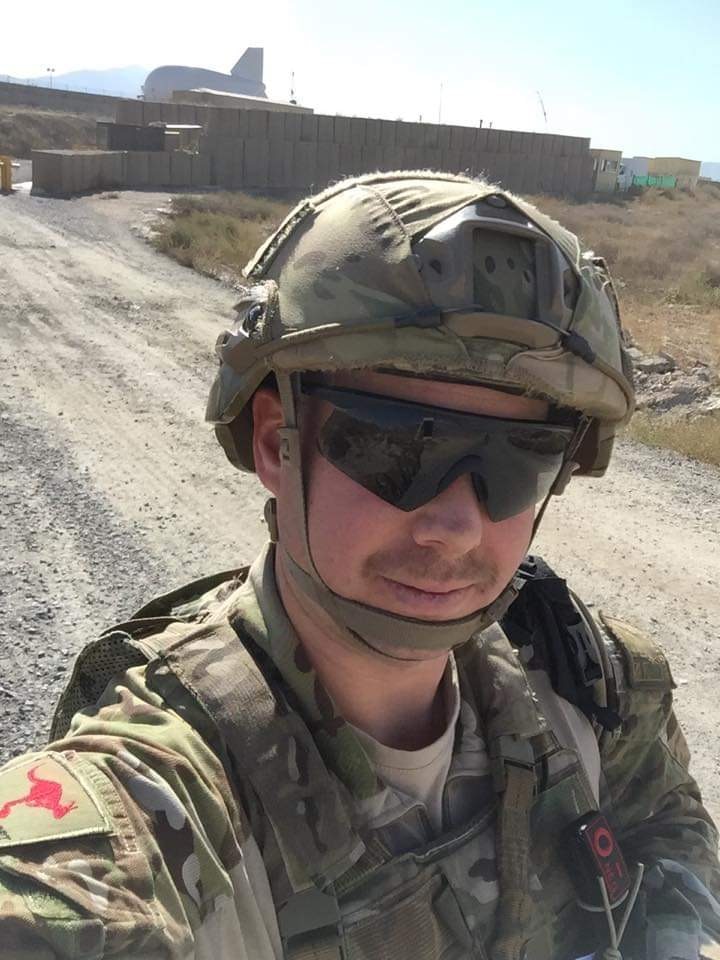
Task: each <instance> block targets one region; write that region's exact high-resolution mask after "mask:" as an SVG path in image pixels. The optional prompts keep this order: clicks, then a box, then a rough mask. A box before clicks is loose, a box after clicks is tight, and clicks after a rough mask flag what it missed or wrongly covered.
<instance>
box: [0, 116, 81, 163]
mask: <svg viewBox="0 0 720 960" xmlns="http://www.w3.org/2000/svg"><path fill="white" fill-rule="evenodd" d="M96 123H97V121H96V120H95V118H94V117H82V116H79V115H78V114H75V113H60V112H58V111H55V110H35V109H34V108H32V107H2V106H0V154H4V155H6V156H10V157H18V158H29V157H30V153H31V151H32V150H74V149H78V150H81V149H87V148H88V147H95V145H96V135H95V127H96Z"/></svg>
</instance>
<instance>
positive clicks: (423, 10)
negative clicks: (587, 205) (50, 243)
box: [0, 0, 720, 160]
mask: <svg viewBox="0 0 720 960" xmlns="http://www.w3.org/2000/svg"><path fill="white" fill-rule="evenodd" d="M32 10H33V13H32V22H31V23H30V22H29V21H26V20H25V19H23V20H22V27H21V28H19V29H11V30H2V31H1V32H0V74H6V73H8V74H13V75H15V76H20V77H27V76H37V75H40V74H42V73H44V72H45V69H46V68H47V67H50V66H52V67H55V69H56V71H57V72H58V73H64V72H67V71H70V70H77V69H83V68H87V69H90V68H94V69H102V68H107V67H119V66H127V65H129V64H142V65H145V66H147V67H148V68H152V67H155V66H159V65H161V64H163V63H176V64H186V65H189V66H203V67H209V68H211V69H215V70H221V71H228V70H229V69H230V68H231V67H232V65H233V64H234V63H235V61H236V60H237V59H238V57H239V56H240V54H241V53H242V52H243V50H244V49H245V47H246V46H251V45H253V46H263V47H264V48H265V82H266V85H267V89H268V94H269V96H270V97H277V98H279V99H286V98H287V97H288V95H289V91H290V75H291V73H292V72H293V71H294V73H295V85H296V91H297V96H298V98H299V100H300V102H302V103H305V104H307V105H308V106H312V107H314V108H315V110H316V111H317V112H319V113H347V114H358V115H368V116H378V117H387V118H390V119H397V118H400V117H401V118H403V119H405V120H417V119H418V117H419V116H420V115H422V117H423V119H425V120H432V121H434V120H437V119H438V113H439V110H440V88H441V84H442V120H443V121H444V122H447V123H461V124H471V125H472V124H476V123H479V121H480V120H481V119H482V120H483V121H484V123H485V124H488V123H489V122H490V121H492V123H493V125H494V126H496V127H502V128H510V129H519V130H537V131H544V130H546V129H547V130H548V131H550V132H556V133H564V134H574V135H577V136H589V137H592V142H593V145H594V146H598V147H609V148H615V149H620V150H622V151H623V152H624V153H625V154H626V155H632V154H647V155H650V156H662V155H681V156H687V157H692V158H694V159H702V160H720V4H719V3H718V2H717V0H683V2H682V3H680V2H677V0H676V2H671V0H652V2H650V0H622V2H621V0H601V2H597V3H593V4H589V3H582V2H578V0H573V2H566V0H513V2H511V3H508V2H502V0H494V2H492V3H486V2H484V0H474V2H473V0H432V2H431V0H395V2H392V0H384V2H379V0H363V2H359V3H358V2H354V3H352V4H351V3H347V2H345V3H343V2H342V0H340V2H338V0H332V2H331V0H275V2H267V0H266V2H265V3H264V4H257V3H254V4H249V3H246V4H242V3H238V2H232V3H230V2H226V0H208V2H206V3H204V4H201V5H198V4H187V5H184V4H182V3H179V2H174V3H172V4H171V3H166V2H157V0H143V2H142V3H141V2H139V0H124V2H123V3H122V4H99V3H97V0H94V2H87V0H66V2H65V3H58V2H57V0H52V2H49V0H35V2H34V3H33V6H32ZM198 11H199V13H198ZM538 91H539V93H540V95H541V96H542V99H543V101H544V104H545V109H546V111H547V127H546V125H545V120H544V118H543V114H542V109H541V106H540V102H539V98H538Z"/></svg>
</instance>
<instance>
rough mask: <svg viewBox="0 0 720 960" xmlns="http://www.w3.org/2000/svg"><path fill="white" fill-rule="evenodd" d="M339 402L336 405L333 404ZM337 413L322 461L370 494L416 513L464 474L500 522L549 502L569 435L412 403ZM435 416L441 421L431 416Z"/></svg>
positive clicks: (323, 441)
mask: <svg viewBox="0 0 720 960" xmlns="http://www.w3.org/2000/svg"><path fill="white" fill-rule="evenodd" d="M331 402H332V400H331ZM342 404H343V406H344V407H345V408H346V409H337V408H336V409H335V410H333V412H332V413H331V414H330V416H329V417H328V419H327V420H326V421H325V423H324V424H323V426H322V428H321V430H320V435H319V439H318V446H319V449H320V452H321V453H322V455H323V456H324V457H325V458H326V459H327V460H329V462H330V463H332V464H333V466H335V467H337V468H338V469H339V470H341V471H342V472H343V473H344V474H346V476H348V477H350V478H351V479H352V480H354V481H355V482H356V483H359V484H360V485H361V486H363V487H364V488H365V489H366V490H369V491H370V492H371V493H374V494H375V495H376V496H378V497H380V498H381V499H382V500H385V501H386V502H387V503H390V504H392V505H393V506H395V507H399V508H400V509H402V510H415V509H417V508H418V507H420V506H422V505H423V504H425V503H428V502H429V501H430V500H432V499H433V497H435V496H437V495H438V493H441V492H442V490H444V489H446V488H447V487H448V486H450V484H451V483H452V482H453V481H454V480H455V479H457V477H459V476H461V475H463V474H469V475H470V476H471V477H472V481H473V485H474V488H475V491H476V493H477V496H478V499H480V500H481V501H482V502H483V503H484V504H485V505H486V509H487V511H488V515H489V516H490V519H491V520H493V521H496V522H497V521H500V520H505V519H507V518H508V517H511V516H514V515H516V514H518V513H521V512H522V511H523V510H525V509H527V508H528V507H531V506H533V505H534V504H536V503H539V502H540V501H541V500H543V499H544V498H545V496H547V494H548V493H549V491H550V488H551V486H552V483H553V481H554V480H555V478H556V477H557V474H558V472H559V470H560V467H561V466H562V462H563V458H564V455H565V451H566V450H567V446H568V443H569V440H570V437H571V435H572V431H571V430H570V429H564V428H557V427H544V426H535V425H534V424H520V423H518V424H515V423H513V422H512V421H503V422H499V421H497V420H491V419H488V418H483V417H472V416H470V415H467V414H457V415H454V414H453V413H452V412H450V411H445V410H437V411H435V410H430V408H423V407H419V406H415V407H414V406H413V405H412V404H402V403H392V402H386V403H383V404H379V403H377V402H372V403H368V404H367V406H366V407H365V408H363V405H362V400H361V398H357V400H356V403H355V404H354V405H352V409H347V407H348V406H351V405H350V403H349V401H348V398H343V399H342ZM428 413H432V414H434V416H428V415H427V414H428Z"/></svg>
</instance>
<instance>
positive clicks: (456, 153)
mask: <svg viewBox="0 0 720 960" xmlns="http://www.w3.org/2000/svg"><path fill="white" fill-rule="evenodd" d="M117 121H118V122H119V123H127V124H149V123H187V124H200V125H201V126H202V127H203V130H204V133H203V135H202V137H201V139H200V152H201V154H203V155H205V156H208V157H209V159H210V175H211V185H212V186H219V187H223V188H225V189H231V190H251V191H265V192H268V193H277V194H294V193H303V192H307V191H309V190H314V189H321V188H322V187H324V186H326V185H327V184H328V183H331V182H333V181H335V180H338V179H340V178H341V177H345V176H351V175H356V174H360V173H368V172H372V171H376V170H381V171H382V170H397V169H428V168H429V169H434V170H445V171H449V172H451V173H469V174H471V175H473V176H484V177H486V178H487V179H489V180H491V181H493V182H496V183H499V184H501V185H502V186H503V187H506V188H507V189H509V190H514V191H516V192H517V193H533V194H538V193H550V194H557V195H561V196H570V197H578V198H582V197H585V196H588V195H589V194H590V193H591V192H592V190H593V163H592V157H591V156H590V140H589V138H585V137H566V136H560V135H555V134H544V133H527V132H523V131H517V130H498V129H494V128H486V127H481V128H476V127H457V126H450V125H447V124H433V123H407V122H404V121H399V120H379V119H373V118H367V117H344V116H324V115H322V114H315V113H313V114H298V113H287V112H283V111H279V110H273V111H270V110H242V109H232V108H228V107H209V106H202V105H199V104H197V105H193V104H183V103H152V102H150V101H139V100H138V101H132V100H125V101H122V102H121V103H120V104H119V105H118V113H117Z"/></svg>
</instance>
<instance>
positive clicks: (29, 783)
mask: <svg viewBox="0 0 720 960" xmlns="http://www.w3.org/2000/svg"><path fill="white" fill-rule="evenodd" d="M96 794H97V790H96V789H95V788H94V787H93V786H92V784H90V783H89V782H85V778H84V777H83V776H82V774H81V773H80V772H79V770H78V768H77V766H76V765H75V764H70V763H68V761H67V760H66V759H65V758H64V757H63V756H62V755H61V754H56V753H36V754H33V755H32V756H30V757H23V758H22V759H21V760H18V761H14V762H13V761H11V762H10V763H9V764H8V765H7V766H5V767H3V768H2V770H0V849H3V848H6V847H12V846H15V845H18V844H27V843H42V842H44V841H47V840H60V839H62V838H64V837H80V836H83V835H86V834H92V833H112V826H111V823H110V819H109V817H108V815H107V813H106V812H105V810H104V808H103V806H102V801H101V800H99V799H97V797H96Z"/></svg>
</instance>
